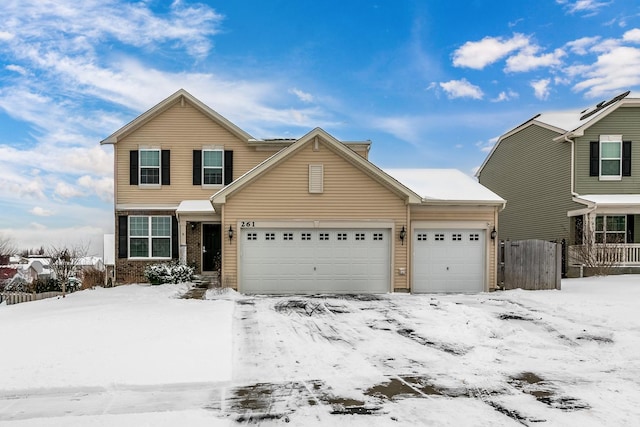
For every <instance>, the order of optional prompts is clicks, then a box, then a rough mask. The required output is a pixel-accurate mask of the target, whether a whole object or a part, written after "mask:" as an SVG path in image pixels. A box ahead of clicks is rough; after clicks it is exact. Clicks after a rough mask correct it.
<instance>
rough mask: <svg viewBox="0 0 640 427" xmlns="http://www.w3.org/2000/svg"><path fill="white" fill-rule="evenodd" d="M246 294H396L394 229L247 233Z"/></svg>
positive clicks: (243, 287)
mask: <svg viewBox="0 0 640 427" xmlns="http://www.w3.org/2000/svg"><path fill="white" fill-rule="evenodd" d="M241 239H242V241H241V242H240V251H241V254H240V256H241V260H240V272H239V274H240V283H241V285H240V291H241V292H243V293H259V294H285V293H307V294H311V293H313V294H315V293H384V292H389V291H390V276H389V275H390V265H391V249H390V247H391V244H390V243H391V242H390V230H389V229H316V228H314V229H281V228H275V229H266V228H244V229H242V232H241Z"/></svg>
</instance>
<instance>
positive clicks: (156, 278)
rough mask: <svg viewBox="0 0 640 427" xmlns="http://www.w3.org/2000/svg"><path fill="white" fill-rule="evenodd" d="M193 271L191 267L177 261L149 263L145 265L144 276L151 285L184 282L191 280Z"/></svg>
mask: <svg viewBox="0 0 640 427" xmlns="http://www.w3.org/2000/svg"><path fill="white" fill-rule="evenodd" d="M193 271H194V270H193V267H189V266H188V265H185V264H180V263H177V262H168V263H162V264H151V265H148V266H146V267H145V269H144V277H145V278H146V279H147V280H148V281H149V283H151V284H152V285H161V284H163V283H184V282H189V281H190V280H191V277H193Z"/></svg>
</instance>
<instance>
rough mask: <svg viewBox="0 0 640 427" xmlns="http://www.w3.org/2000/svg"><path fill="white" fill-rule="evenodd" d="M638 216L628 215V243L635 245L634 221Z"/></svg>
mask: <svg viewBox="0 0 640 427" xmlns="http://www.w3.org/2000/svg"><path fill="white" fill-rule="evenodd" d="M635 218H636V216H635V215H627V243H634V241H633V240H634V239H633V236H634V234H635V233H634V231H633V230H634V225H635V224H634V222H635V221H634V220H635Z"/></svg>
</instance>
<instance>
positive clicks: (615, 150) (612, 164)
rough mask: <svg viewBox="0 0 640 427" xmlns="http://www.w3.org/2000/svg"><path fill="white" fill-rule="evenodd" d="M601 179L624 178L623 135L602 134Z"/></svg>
mask: <svg viewBox="0 0 640 427" xmlns="http://www.w3.org/2000/svg"><path fill="white" fill-rule="evenodd" d="M600 179H601V180H603V181H606V180H620V179H622V135H600Z"/></svg>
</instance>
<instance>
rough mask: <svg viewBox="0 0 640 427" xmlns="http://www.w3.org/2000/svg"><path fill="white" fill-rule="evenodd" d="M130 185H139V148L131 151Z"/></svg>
mask: <svg viewBox="0 0 640 427" xmlns="http://www.w3.org/2000/svg"><path fill="white" fill-rule="evenodd" d="M129 185H138V150H131V151H129Z"/></svg>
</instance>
